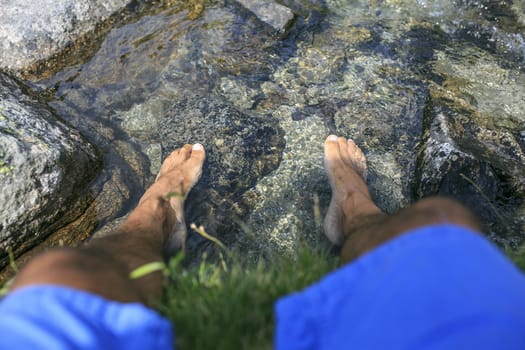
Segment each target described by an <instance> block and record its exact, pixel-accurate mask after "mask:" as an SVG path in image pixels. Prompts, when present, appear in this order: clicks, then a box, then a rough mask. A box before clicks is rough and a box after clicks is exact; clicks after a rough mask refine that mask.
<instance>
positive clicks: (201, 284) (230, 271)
mask: <svg viewBox="0 0 525 350" xmlns="http://www.w3.org/2000/svg"><path fill="white" fill-rule="evenodd" d="M238 255H239V254H236V255H234V256H233V257H232V256H230V257H229V258H228V259H220V261H219V262H218V263H217V262H215V263H212V262H209V261H207V259H206V258H205V257H204V259H203V261H202V262H201V263H200V264H199V265H198V266H196V267H194V268H190V269H185V268H183V267H182V265H181V260H182V259H181V257H177V258H175V259H173V260H172V262H171V263H170V266H169V273H170V279H171V281H170V283H169V286H168V287H167V290H166V295H165V299H164V301H163V303H162V305H161V306H160V311H161V312H162V313H163V314H164V315H166V316H167V317H168V318H169V319H170V320H171V321H172V323H173V324H174V325H175V331H176V346H177V349H182V350H184V349H194V350H196V349H217V350H219V349H271V348H272V344H273V330H274V315H273V305H274V303H275V301H276V300H277V299H278V298H279V297H280V296H283V295H286V294H289V293H291V292H293V291H298V290H301V289H303V288H304V287H306V286H308V285H309V284H311V283H313V282H315V281H317V280H319V279H320V278H321V277H322V276H324V275H326V273H328V272H329V271H331V270H333V269H335V268H336V266H337V262H338V259H337V258H336V257H334V256H333V255H331V254H330V253H328V252H327V251H322V250H313V249H312V248H311V247H308V246H307V245H306V244H304V245H301V246H299V247H298V248H297V250H296V253H295V254H293V255H291V254H284V255H279V254H272V257H271V258H269V259H268V258H266V259H260V260H259V261H258V262H253V261H252V262H249V261H246V260H243V259H240V258H239V257H238Z"/></svg>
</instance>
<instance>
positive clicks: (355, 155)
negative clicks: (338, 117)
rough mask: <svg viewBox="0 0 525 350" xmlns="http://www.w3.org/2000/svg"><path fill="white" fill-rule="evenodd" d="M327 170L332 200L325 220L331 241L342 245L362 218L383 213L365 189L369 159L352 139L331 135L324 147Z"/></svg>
mask: <svg viewBox="0 0 525 350" xmlns="http://www.w3.org/2000/svg"><path fill="white" fill-rule="evenodd" d="M324 167H325V170H326V173H327V174H328V179H329V181H330V186H331V187H332V199H331V201H330V206H329V207H328V212H327V213H326V217H325V220H324V232H325V235H326V236H327V237H328V239H329V240H330V241H331V242H332V243H334V244H337V245H341V244H342V243H343V241H344V239H345V237H346V234H345V233H346V232H349V230H350V228H351V226H352V222H354V221H355V219H356V218H357V217H359V216H362V215H363V216H365V215H370V214H378V213H381V210H380V209H379V208H378V207H377V206H376V205H375V204H374V202H373V201H372V198H371V196H370V193H369V192H368V187H367V186H366V182H365V181H366V172H367V169H366V158H365V156H364V154H363V152H361V149H360V148H359V147H357V145H356V144H355V143H354V141H352V140H347V139H345V138H343V137H339V138H338V137H337V136H335V135H330V136H328V138H327V139H326V141H325V144H324Z"/></svg>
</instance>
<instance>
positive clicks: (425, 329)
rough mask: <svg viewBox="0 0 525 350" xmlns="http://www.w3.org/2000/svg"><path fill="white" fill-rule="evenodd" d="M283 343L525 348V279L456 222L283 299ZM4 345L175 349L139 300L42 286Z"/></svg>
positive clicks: (1, 323)
mask: <svg viewBox="0 0 525 350" xmlns="http://www.w3.org/2000/svg"><path fill="white" fill-rule="evenodd" d="M275 311H276V318H277V327H276V332H275V334H276V335H275V346H276V348H277V349H278V350H280V349H330V350H332V349H347V348H352V349H525V277H524V276H523V275H522V273H521V272H520V271H518V270H517V269H516V268H515V267H514V265H512V263H510V262H509V261H508V260H507V259H506V258H505V257H504V256H503V255H502V254H501V253H500V252H499V251H498V250H497V249H496V248H495V247H494V246H493V245H492V244H491V243H489V242H488V241H487V240H485V239H484V238H482V237H481V236H480V235H478V234H475V233H473V232H470V231H468V230H466V229H463V228H459V227H456V226H430V227H426V228H422V229H418V230H415V231H413V232H410V233H407V234H404V235H402V236H400V237H398V238H396V239H394V240H392V241H390V242H388V243H386V244H384V245H382V246H381V247H379V248H377V249H375V250H373V251H371V252H369V253H367V254H366V255H364V256H362V257H360V258H359V259H357V260H356V261H355V262H353V263H351V264H348V265H346V266H344V267H342V268H340V269H338V270H337V271H335V272H333V273H331V274H330V275H328V276H326V277H325V278H323V279H322V280H321V281H319V282H318V283H316V284H314V285H312V286H310V287H308V288H307V289H305V290H304V291H302V292H299V293H295V294H292V295H290V296H286V297H284V298H282V299H280V300H279V301H278V302H277V304H276V310H275ZM0 330H1V331H0V332H1V335H0V349H8V348H9V349H125V350H133V349H171V348H172V346H173V333H172V329H171V325H170V323H169V321H168V320H166V319H164V318H162V317H161V316H159V315H158V314H157V313H156V312H154V311H152V310H150V309H148V308H146V307H144V306H142V305H140V304H134V303H126V304H124V303H118V302H113V301H108V300H105V299H103V298H100V297H98V296H96V295H92V294H89V293H85V292H82V291H79V290H74V289H69V288H64V287H57V286H35V287H28V288H24V289H21V290H18V291H16V292H15V293H13V294H11V295H10V296H8V297H6V298H5V299H4V300H3V301H2V302H1V303H0Z"/></svg>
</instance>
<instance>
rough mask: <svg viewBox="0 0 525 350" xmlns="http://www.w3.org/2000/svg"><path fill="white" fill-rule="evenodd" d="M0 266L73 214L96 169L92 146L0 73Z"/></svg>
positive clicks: (95, 157)
mask: <svg viewBox="0 0 525 350" xmlns="http://www.w3.org/2000/svg"><path fill="white" fill-rule="evenodd" d="M0 157H1V158H0V186H1V188H2V191H1V193H0V251H1V252H2V253H1V255H0V266H4V265H5V264H6V262H7V261H6V260H7V258H6V255H7V253H6V252H7V249H8V248H10V249H12V250H13V251H15V252H18V251H21V250H24V249H28V248H31V246H33V245H35V244H36V243H38V242H40V241H42V240H43V239H44V238H45V237H46V236H47V235H49V234H50V233H52V232H54V231H56V230H57V229H59V228H60V227H62V226H64V225H65V224H67V223H68V220H70V221H71V220H72V219H74V218H75V217H71V215H70V214H71V212H70V211H71V210H72V209H73V208H77V209H78V207H77V206H76V205H75V202H76V200H77V199H79V197H80V195H81V193H82V192H83V191H84V190H85V189H86V186H87V183H88V182H89V181H90V180H92V178H93V176H94V174H95V173H96V170H97V168H98V163H97V154H96V150H95V148H94V147H93V146H92V145H91V144H89V143H88V142H87V141H86V140H85V139H84V138H83V137H82V136H81V135H80V134H79V133H78V132H77V131H75V130H73V129H71V128H70V127H68V126H66V125H65V124H64V123H63V122H61V121H59V120H58V119H56V117H55V116H54V115H53V114H52V112H51V111H50V110H49V109H47V108H46V107H45V106H44V105H43V104H41V103H39V102H38V101H36V100H35V99H33V98H32V97H30V95H28V94H27V92H26V91H25V90H24V88H23V87H21V85H20V83H18V82H17V81H15V80H14V79H12V78H9V77H8V76H6V75H4V74H1V73H0Z"/></svg>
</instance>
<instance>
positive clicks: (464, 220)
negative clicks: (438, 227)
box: [413, 197, 482, 231]
mask: <svg viewBox="0 0 525 350" xmlns="http://www.w3.org/2000/svg"><path fill="white" fill-rule="evenodd" d="M413 208H414V209H415V210H416V211H417V213H418V215H422V216H424V217H427V218H428V219H429V220H430V221H432V222H435V223H451V224H456V225H460V226H466V227H468V228H471V229H473V230H475V231H482V227H481V224H480V223H479V221H478V219H477V218H476V216H475V215H474V213H473V212H472V211H471V210H470V209H468V208H467V207H465V206H464V205H463V204H461V203H460V202H458V201H456V200H454V199H451V198H446V197H429V198H425V199H422V200H420V201H419V202H417V203H416V204H414V206H413Z"/></svg>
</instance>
